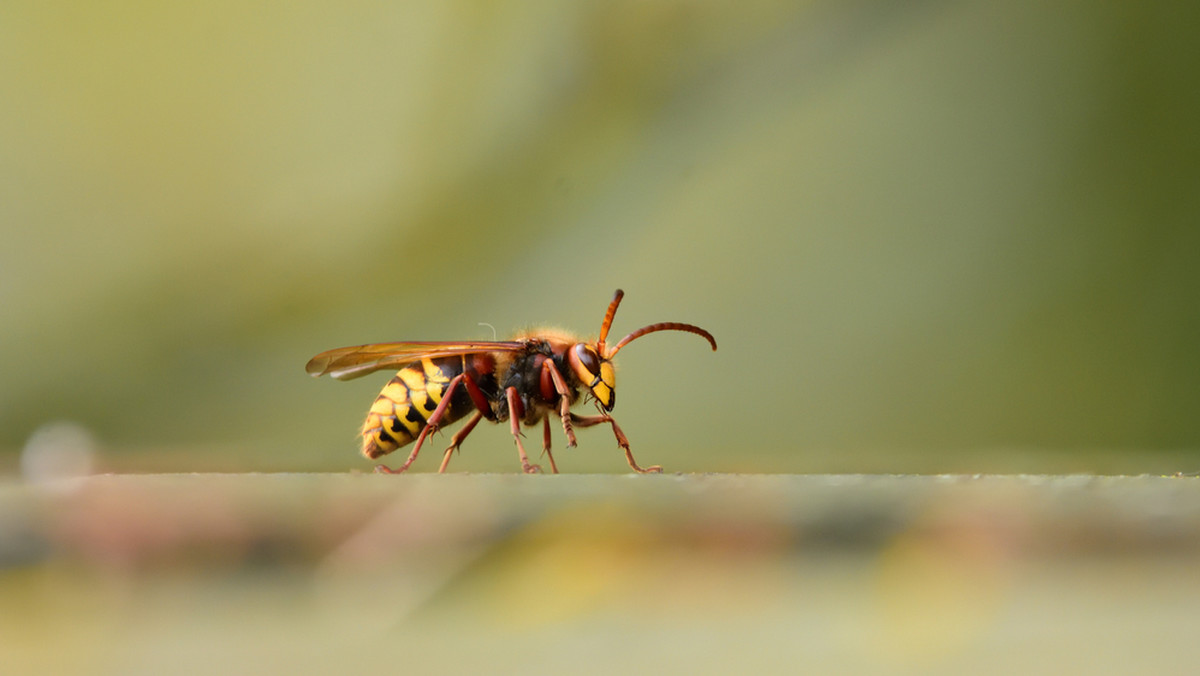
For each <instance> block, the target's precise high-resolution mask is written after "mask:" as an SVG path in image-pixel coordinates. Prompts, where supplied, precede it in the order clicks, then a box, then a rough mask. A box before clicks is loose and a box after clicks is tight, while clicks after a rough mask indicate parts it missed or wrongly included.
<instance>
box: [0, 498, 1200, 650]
mask: <svg viewBox="0 0 1200 676" xmlns="http://www.w3.org/2000/svg"><path fill="white" fill-rule="evenodd" d="M1198 564H1200V481H1197V480H1195V479H1192V478H1169V477H1090V476H1065V477H1038V476H1024V477H1017V476H1008V477H1003V476H983V477H967V476H863V475H811V476H795V475H792V476H751V475H667V476H647V477H640V476H633V475H626V476H598V475H559V476H541V477H525V476H518V475H465V474H460V475H445V476H437V475H409V476H404V477H385V476H375V475H356V474H327V475H326V474H278V475H261V474H249V475H211V474H209V475H205V474H194V475H109V476H96V477H91V478H86V479H80V480H74V481H67V482H64V481H58V482H53V481H51V482H43V483H25V484H18V483H9V484H7V485H4V486H2V487H0V599H3V601H2V602H0V664H3V665H5V668H4V672H5V673H102V674H103V673H120V674H152V673H174V674H188V673H195V674H209V673H291V674H307V673H312V674H324V673H333V672H336V673H357V672H358V671H359V670H362V669H372V670H380V669H387V670H388V671H389V672H394V671H399V670H403V671H404V672H406V673H428V672H456V673H461V672H465V671H467V670H472V671H487V672H489V673H497V672H500V673H506V672H509V673H516V672H521V673H550V672H559V673H562V672H566V671H569V672H570V673H619V672H624V671H630V670H634V671H638V672H646V671H655V672H661V671H677V672H688V673H735V672H740V673H784V672H790V673H798V671H797V670H800V671H803V670H804V668H810V669H819V670H820V673H862V672H864V671H879V670H880V669H881V668H886V669H887V670H888V671H890V672H897V671H899V672H906V671H907V672H914V673H918V672H919V673H1069V672H1070V673H1133V672H1135V671H1136V672H1140V673H1160V674H1161V673H1183V672H1185V671H1187V669H1186V668H1185V667H1188V666H1189V665H1190V664H1191V662H1192V659H1193V657H1192V651H1191V650H1190V649H1189V648H1188V646H1192V645H1195V644H1196V640H1197V639H1200V623H1197V621H1196V619H1197V614H1198V613H1200V611H1198V610H1197V609H1198V608H1200V575H1198V574H1197V570H1200V567H1198Z"/></svg>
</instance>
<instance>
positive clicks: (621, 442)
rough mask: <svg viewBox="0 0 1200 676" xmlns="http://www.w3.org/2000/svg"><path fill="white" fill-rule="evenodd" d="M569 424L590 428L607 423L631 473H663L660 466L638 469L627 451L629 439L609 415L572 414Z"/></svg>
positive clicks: (631, 455)
mask: <svg viewBox="0 0 1200 676" xmlns="http://www.w3.org/2000/svg"><path fill="white" fill-rule="evenodd" d="M571 422H573V423H575V424H576V425H579V426H580V427H591V426H592V425H599V424H600V423H608V424H610V425H612V430H613V434H614V435H616V437H617V445H618V446H620V447H621V448H622V449H623V450H624V451H625V460H627V461H628V462H629V466H630V467H632V468H633V471H635V472H638V473H641V474H659V473H661V472H662V471H663V468H662V465H651V466H649V467H645V468H643V467H638V464H637V462H636V461H634V459H633V453H632V452H630V450H629V439H626V438H625V433H624V432H622V431H621V428H620V427H618V426H617V421H616V420H613V417H612V416H611V415H608V414H607V413H602V414H600V415H592V416H582V415H575V414H574V413H572V414H571Z"/></svg>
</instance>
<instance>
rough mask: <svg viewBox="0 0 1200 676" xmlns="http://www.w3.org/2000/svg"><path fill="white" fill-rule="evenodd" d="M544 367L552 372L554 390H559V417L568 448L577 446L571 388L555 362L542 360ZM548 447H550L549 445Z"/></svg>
mask: <svg viewBox="0 0 1200 676" xmlns="http://www.w3.org/2000/svg"><path fill="white" fill-rule="evenodd" d="M542 369H543V370H545V371H549V372H550V379H551V380H553V381H554V391H556V392H558V397H559V398H558V417H559V418H562V424H563V433H564V434H566V435H567V448H575V445H576V444H575V430H574V429H573V428H572V427H571V390H569V389H567V381H565V380H563V377H562V374H561V373H559V372H558V368H556V367H555V366H554V362H552V361H550V360H549V359H547V360H546V361H544V362H542ZM547 434H549V432H547ZM547 444H549V442H547ZM546 448H547V449H549V448H550V447H549V445H547V446H546Z"/></svg>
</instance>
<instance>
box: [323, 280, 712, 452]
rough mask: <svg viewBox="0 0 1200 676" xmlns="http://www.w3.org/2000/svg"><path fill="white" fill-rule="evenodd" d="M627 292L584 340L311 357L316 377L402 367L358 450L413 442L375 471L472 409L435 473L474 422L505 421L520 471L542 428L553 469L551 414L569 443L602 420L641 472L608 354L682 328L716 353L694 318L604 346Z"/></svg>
mask: <svg viewBox="0 0 1200 676" xmlns="http://www.w3.org/2000/svg"><path fill="white" fill-rule="evenodd" d="M623 296H624V292H622V291H621V290H620V289H618V290H617V292H616V295H614V296H613V300H612V302H611V303H610V304H609V306H608V312H607V313H606V314H605V316H604V323H603V324H602V325H601V327H600V336H599V338H598V339H596V340H593V341H587V340H582V339H580V338H577V337H576V336H574V335H572V334H569V333H567V332H564V331H556V330H540V331H529V332H525V333H521V334H518V335H516V336H515V337H513V339H512V340H509V341H502V342H486V341H463V342H423V343H415V342H404V343H378V344H373V345H359V346H355V347H344V348H339V349H336V350H329V351H328V352H322V353H321V354H319V355H317V356H315V357H313V358H312V360H310V361H309V362H308V366H307V367H306V370H307V371H308V373H310V374H311V375H313V376H321V375H325V374H330V375H332V376H333V377H334V378H336V379H338V380H350V379H352V378H357V377H360V376H364V375H366V374H368V373H372V372H374V371H377V370H380V369H383V368H388V367H392V368H395V367H397V366H399V367H400V370H399V371H398V372H397V373H396V375H395V376H393V377H392V379H391V380H390V381H389V382H388V384H387V385H385V386H384V388H383V391H381V392H380V393H379V396H378V397H376V399H375V403H374V404H373V405H372V406H371V409H370V411H368V413H367V419H366V421H365V422H364V423H363V428H362V437H363V446H362V452H363V454H364V455H365V456H367V457H368V458H371V459H375V458H378V457H380V456H382V455H385V454H387V453H391V452H392V451H394V450H396V449H397V448H401V447H403V446H406V445H408V444H409V443H412V442H413V441H415V442H416V445H415V446H414V447H413V450H412V453H410V454H409V456H408V459H407V460H406V461H405V462H404V464H403V465H401V466H400V467H399V468H397V469H394V470H393V469H389V468H388V467H386V466H384V465H378V466H377V467H376V470H378V471H381V472H387V473H399V472H403V471H405V470H407V469H408V468H409V466H410V465H412V463H413V461H415V460H416V459H417V454H418V453H419V452H420V450H421V446H422V444H423V443H424V441H425V439H426V437H428V436H429V435H430V434H431V433H432V432H436V431H437V430H438V429H440V428H441V427H443V426H445V425H449V424H450V423H453V422H455V421H458V420H461V419H462V418H465V417H467V416H468V415H471V419H470V420H469V421H468V422H467V423H466V425H464V426H463V428H462V429H460V430H459V431H458V432H456V433H455V434H454V436H453V437H451V443H450V447H449V448H447V449H446V452H445V455H444V456H443V458H442V465H441V468H440V470H439V471H442V472H444V471H446V466H447V465H448V464H449V462H450V457H451V455H452V454H453V452H454V451H455V450H456V449H458V448H459V446H460V445H461V444H462V441H463V439H465V438H466V437H467V435H468V434H470V433H471V430H473V429H474V428H475V426H476V425H477V424H479V421H480V420H485V419H486V420H488V421H491V422H496V423H499V422H504V421H508V422H509V428H510V430H511V432H512V435H513V438H514V440H515V441H516V445H517V453H518V454H519V456H520V459H521V467H522V469H523V470H524V471H525V472H527V473H533V472H539V471H541V469H540V468H539V467H538V466H537V465H534V464H531V463H530V462H529V458H528V456H527V455H526V453H525V448H524V445H523V444H522V443H521V429H520V425H521V424H522V423H523V424H524V425H525V426H527V427H533V426H536V425H537V424H539V423H541V424H542V427H543V445H542V448H543V450H544V451H545V453H546V457H547V459H548V460H549V462H550V468H551V470H553V471H554V472H555V473H557V472H558V467H557V465H556V464H555V462H554V456H553V454H551V452H550V418H551V417H552V416H554V415H557V416H558V417H559V419H560V420H561V421H562V426H563V432H564V433H565V434H566V436H567V446H568V447H574V446H575V444H576V440H575V431H574V428H575V427H591V426H593V425H598V424H602V423H607V424H609V425H610V426H611V427H612V430H613V434H614V435H615V436H616V438H617V444H618V445H619V446H620V447H621V448H622V449H623V450H624V451H625V459H626V460H627V461H628V462H629V466H630V467H632V468H633V469H634V470H636V471H638V472H661V471H662V467H659V466H657V465H654V466H651V467H646V468H642V467H639V466H638V464H637V463H636V462H635V461H634V459H633V454H632V453H631V452H630V450H629V440H628V439H627V438H626V437H625V434H624V432H622V431H621V428H620V427H619V426H617V422H616V420H614V419H613V418H612V416H611V415H609V412H610V411H612V409H613V406H614V405H615V404H616V371H615V368H614V366H613V363H612V358H613V356H614V355H616V353H617V351H618V350H620V349H621V348H622V347H624V346H625V345H627V344H628V343H629V342H631V341H633V340H634V339H636V338H639V337H641V336H644V335H646V334H648V333H653V332H656V331H685V332H687V333H695V334H698V335H700V336H703V337H704V338H705V339H706V340H708V342H709V343H710V344H711V345H712V348H713V349H714V350H715V349H717V342H716V340H715V339H714V338H713V337H712V334H710V333H709V332H707V331H705V330H704V329H701V328H699V327H697V326H692V325H691V324H680V323H677V322H664V323H660V324H651V325H650V326H646V327H643V328H641V329H638V330H637V331H634V332H633V333H631V334H629V335H627V336H625V337H624V338H622V339H621V340H620V341H619V342H618V343H617V344H616V345H615V346H613V347H611V348H610V347H608V346H607V344H606V342H605V340H606V338H607V337H608V329H609V327H610V326H611V325H612V320H613V316H614V315H615V314H616V311H617V306H618V305H619V304H620V302H621V298H622V297H623ZM581 395H586V396H587V397H588V398H590V399H592V400H594V401H595V403H596V406H597V408H598V409H599V415H595V416H580V415H577V414H575V413H572V412H571V406H572V405H574V404H575V403H577V402H578V401H579V398H580V396H581Z"/></svg>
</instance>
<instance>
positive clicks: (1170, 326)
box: [0, 1, 1200, 472]
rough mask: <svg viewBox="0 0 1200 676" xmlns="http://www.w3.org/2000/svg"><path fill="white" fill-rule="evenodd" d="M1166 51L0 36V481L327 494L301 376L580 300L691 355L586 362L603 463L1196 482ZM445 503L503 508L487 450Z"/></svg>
mask: <svg viewBox="0 0 1200 676" xmlns="http://www.w3.org/2000/svg"><path fill="white" fill-rule="evenodd" d="M1183 14H1188V15H1189V16H1183ZM1198 14H1200V6H1197V5H1186V4H1185V5H1179V4H1176V3H1166V2H1150V3H1134V2H1112V3H1100V4H1096V3H1084V2H1065V1H1061V2H1051V3H1034V2H1022V3H1004V4H999V5H997V4H995V3H984V2H958V3H944V2H918V3H900V4H896V3H884V2H837V3H834V2H750V3H725V2H669V1H661V2H652V3H644V2H634V1H623V2H610V3H506V4H503V5H500V4H492V3H482V2H436V3H433V2H414V3H389V2H348V3H335V4H331V3H314V2H294V3H284V4H267V3H250V4H246V3H236V2H220V1H218V2H208V3H202V4H200V5H173V4H161V3H139V2H123V3H99V4H88V3H38V2H27V1H17V2H6V3H3V4H2V5H0V177H2V180H0V227H2V228H3V247H2V248H0V308H2V312H0V355H2V356H0V364H2V373H0V449H3V450H2V453H0V463H3V467H4V468H5V469H8V470H12V469H14V468H15V467H16V466H17V458H18V455H19V453H20V451H21V449H22V448H23V447H24V446H25V445H26V444H27V442H28V440H29V439H30V438H31V436H34V435H35V431H36V430H38V429H39V428H42V427H43V426H45V425H47V424H51V423H54V422H55V421H71V422H73V423H75V424H77V425H79V426H81V428H82V429H83V430H86V431H87V434H90V435H91V438H92V439H93V440H94V441H93V442H88V443H94V444H95V445H96V446H97V447H98V448H99V456H98V460H97V464H98V468H100V469H113V470H175V471H190V470H224V471H236V470H245V469H253V470H334V471H344V470H349V469H364V470H366V469H369V468H370V464H369V463H367V462H366V461H364V460H362V459H361V458H360V457H359V456H358V455H357V450H356V446H357V442H356V439H355V430H356V427H357V425H358V424H359V423H360V421H361V417H362V416H363V415H364V414H365V412H366V409H367V407H368V406H369V404H370V402H371V400H372V399H373V398H374V397H375V395H376V393H377V391H378V389H379V388H380V387H382V385H383V383H384V382H385V381H386V379H387V376H386V375H378V376H375V377H373V378H368V379H364V380H361V381H355V382H352V383H337V382H333V381H329V380H321V381H314V380H312V379H310V378H309V377H308V376H306V375H305V374H304V370H303V366H304V363H305V361H306V360H307V359H308V358H309V357H311V356H312V355H313V354H315V353H317V352H319V351H322V350H325V349H328V348H332V347H338V346H342V345H350V344H358V343H365V342H378V341H391V340H422V339H426V340H427V339H455V338H475V339H491V337H492V333H491V329H489V328H487V327H486V326H481V325H480V323H481V322H487V323H490V324H491V325H493V326H495V327H496V328H497V329H498V330H499V331H500V333H501V334H502V335H503V334H506V333H508V332H509V331H511V330H513V329H517V328H521V327H523V326H527V325H536V324H543V323H545V324H554V325H559V326H564V327H570V328H572V329H575V330H577V331H579V332H581V333H594V332H595V331H596V330H597V329H598V327H599V323H600V320H601V318H602V315H603V312H604V308H605V306H606V304H607V302H608V300H609V299H610V297H611V294H612V292H613V289H615V288H617V287H618V286H619V287H622V288H624V289H625V290H626V292H627V295H626V299H625V302H624V304H623V306H622V308H621V311H620V313H619V314H618V316H617V320H616V326H615V328H614V333H615V334H616V335H617V336H621V335H624V333H626V332H628V331H629V330H632V329H634V328H637V327H640V326H642V325H644V324H647V323H651V322H655V321H687V322H692V323H695V324H699V325H701V326H703V327H705V328H707V329H709V330H710V331H712V332H713V334H715V335H716V337H717V339H718V341H719V343H720V351H718V352H716V353H712V352H710V351H709V350H708V349H707V347H706V346H705V345H704V344H703V342H702V341H700V340H698V339H696V338H695V337H694V336H687V335H684V334H670V333H667V334H661V335H656V336H653V337H650V338H647V339H646V340H644V341H639V342H638V344H637V345H636V346H631V348H630V349H628V350H625V351H623V352H622V353H621V355H620V358H619V362H620V367H621V371H620V399H619V402H620V405H619V406H618V408H617V409H616V411H615V414H616V416H617V418H618V420H620V421H621V424H622V426H623V428H624V429H625V431H626V432H627V433H628V434H629V437H630V439H631V442H632V444H633V449H634V452H635V454H636V455H637V457H638V459H639V460H640V461H641V462H642V463H643V464H652V463H660V464H663V465H665V466H666V468H667V470H668V471H765V472H794V471H805V472H808V471H819V472H844V471H871V472H898V471H968V472H970V471H1123V472H1146V471H1149V472H1171V471H1176V470H1180V469H1182V470H1191V469H1195V465H1196V462H1197V461H1198V460H1200V455H1198V454H1196V453H1195V449H1197V448H1198V447H1200V424H1198V422H1197V415H1196V413H1197V411H1198V410H1200V355H1198V351H1197V341H1198V339H1200V312H1198V309H1200V266H1197V262H1198V253H1200V228H1198V227H1197V222H1198V220H1200V219H1198V216H1200V127H1198V126H1197V120H1200V68H1198V67H1197V66H1198V65H1200V64H1198V59H1197V52H1196V50H1195V44H1194V43H1195V34H1194V30H1193V29H1192V28H1191V27H1192V26H1195V25H1197V20H1198V19H1200V16H1197V15H1198ZM76 429H77V430H78V428H76ZM556 434H557V432H556ZM535 437H536V434H534V435H532V436H531V438H535ZM436 441H437V442H436V443H435V444H433V445H432V446H430V447H427V449H428V450H427V452H426V454H425V456H424V457H423V458H422V459H421V460H420V461H418V464H417V465H416V466H415V469H416V470H417V471H432V470H435V469H436V468H437V464H438V460H439V458H440V451H441V449H442V448H444V446H445V444H446V443H448V442H447V441H445V440H444V439H440V440H436ZM555 443H556V445H557V446H558V447H559V448H562V446H563V440H562V438H561V435H559V436H556V442H555ZM536 445H537V444H536V443H532V444H531V446H533V447H536ZM557 457H558V459H559V465H560V467H561V468H563V469H564V470H565V471H568V472H585V471H589V472H625V471H628V469H627V467H626V466H625V463H624V460H623V458H622V457H621V454H620V453H619V452H618V451H617V450H616V448H615V447H614V445H613V443H612V438H611V435H609V434H608V433H607V432H604V431H602V430H589V431H587V432H584V433H581V435H580V448H579V449H577V450H572V451H569V452H568V451H562V452H561V453H560V454H559V455H558V456H557ZM451 467H452V469H456V470H460V471H464V470H470V471H492V470H499V471H515V470H517V464H516V458H515V453H513V451H512V442H511V441H510V440H509V438H508V436H507V434H506V433H505V431H504V430H502V429H500V428H495V427H486V428H484V429H480V430H479V431H477V432H476V433H475V434H474V435H473V436H472V438H471V439H470V440H469V441H468V442H467V444H466V445H465V446H464V452H463V454H462V457H461V458H460V459H456V460H455V462H454V463H453V464H452V466H451Z"/></svg>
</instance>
